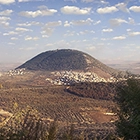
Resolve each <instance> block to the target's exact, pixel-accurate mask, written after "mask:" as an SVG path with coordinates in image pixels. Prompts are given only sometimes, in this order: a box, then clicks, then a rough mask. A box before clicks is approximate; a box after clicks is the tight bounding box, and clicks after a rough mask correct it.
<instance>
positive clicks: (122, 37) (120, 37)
mask: <svg viewBox="0 0 140 140" xmlns="http://www.w3.org/2000/svg"><path fill="white" fill-rule="evenodd" d="M124 39H126V37H125V36H116V37H113V40H124Z"/></svg>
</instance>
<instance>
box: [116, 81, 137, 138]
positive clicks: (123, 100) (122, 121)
mask: <svg viewBox="0 0 140 140" xmlns="http://www.w3.org/2000/svg"><path fill="white" fill-rule="evenodd" d="M116 99H117V105H118V109H117V114H118V121H117V123H116V128H117V132H118V134H119V136H121V137H123V138H124V140H128V139H135V140H138V139H140V81H139V80H136V79H128V80H127V81H126V83H125V84H124V85H123V86H122V85H121V86H119V88H118V94H117V98H116Z"/></svg>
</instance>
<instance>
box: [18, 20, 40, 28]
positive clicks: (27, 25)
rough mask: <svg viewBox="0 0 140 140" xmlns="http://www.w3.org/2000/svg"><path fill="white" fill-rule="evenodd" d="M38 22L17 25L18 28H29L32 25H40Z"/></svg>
mask: <svg viewBox="0 0 140 140" xmlns="http://www.w3.org/2000/svg"><path fill="white" fill-rule="evenodd" d="M40 24H41V23H40V22H36V21H32V22H26V23H19V24H17V25H18V26H24V27H29V26H33V25H40Z"/></svg>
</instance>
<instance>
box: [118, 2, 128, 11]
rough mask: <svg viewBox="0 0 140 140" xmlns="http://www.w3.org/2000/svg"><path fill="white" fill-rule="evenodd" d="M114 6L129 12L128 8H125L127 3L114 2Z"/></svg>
mask: <svg viewBox="0 0 140 140" xmlns="http://www.w3.org/2000/svg"><path fill="white" fill-rule="evenodd" d="M116 7H117V8H118V9H119V10H121V11H123V12H126V13H129V9H128V8H127V3H123V2H122V3H118V4H116Z"/></svg>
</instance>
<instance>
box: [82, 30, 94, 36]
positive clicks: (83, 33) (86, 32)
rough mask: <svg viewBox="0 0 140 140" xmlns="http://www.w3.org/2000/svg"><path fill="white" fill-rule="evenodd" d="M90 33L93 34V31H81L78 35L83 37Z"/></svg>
mask: <svg viewBox="0 0 140 140" xmlns="http://www.w3.org/2000/svg"><path fill="white" fill-rule="evenodd" d="M90 33H95V31H93V30H91V31H88V30H85V31H81V32H80V33H79V34H81V35H85V34H90Z"/></svg>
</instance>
